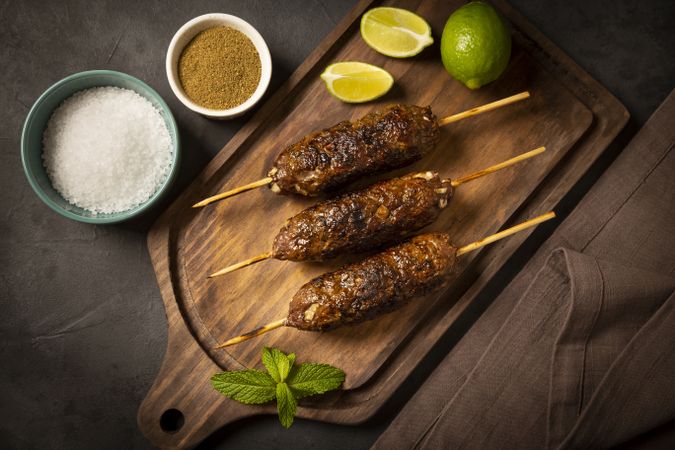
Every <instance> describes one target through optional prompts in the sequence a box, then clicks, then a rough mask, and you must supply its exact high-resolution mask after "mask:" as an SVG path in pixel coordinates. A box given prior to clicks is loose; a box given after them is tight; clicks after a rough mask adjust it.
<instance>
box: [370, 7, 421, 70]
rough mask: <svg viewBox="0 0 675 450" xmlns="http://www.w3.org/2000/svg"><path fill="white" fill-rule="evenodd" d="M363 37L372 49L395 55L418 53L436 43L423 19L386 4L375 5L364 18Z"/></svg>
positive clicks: (403, 55) (406, 55) (396, 56)
mask: <svg viewBox="0 0 675 450" xmlns="http://www.w3.org/2000/svg"><path fill="white" fill-rule="evenodd" d="M361 37H362V38H363V40H364V41H366V44H368V45H369V46H370V47H371V48H373V50H376V51H378V52H380V53H382V54H383V55H387V56H393V57H394V58H407V57H409V56H415V55H417V54H418V53H419V52H421V51H422V50H423V49H424V48H425V47H428V46H429V45H431V44H432V43H433V42H434V39H433V38H432V37H431V27H430V26H429V24H428V23H427V22H426V21H425V20H424V19H422V18H421V17H420V16H418V15H417V14H414V13H412V12H410V11H408V10H405V9H401V8H390V7H387V6H382V7H379V8H373V9H371V10H369V11H367V12H366V13H365V14H364V15H363V17H361Z"/></svg>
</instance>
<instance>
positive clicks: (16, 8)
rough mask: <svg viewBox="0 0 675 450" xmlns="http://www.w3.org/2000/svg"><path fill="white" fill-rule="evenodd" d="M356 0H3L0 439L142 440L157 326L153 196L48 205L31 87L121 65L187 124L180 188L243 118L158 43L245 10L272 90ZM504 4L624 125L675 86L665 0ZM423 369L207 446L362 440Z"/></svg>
mask: <svg viewBox="0 0 675 450" xmlns="http://www.w3.org/2000/svg"><path fill="white" fill-rule="evenodd" d="M351 4H352V2H349V1H340V0H334V1H330V2H329V1H326V2H318V1H314V2H306V1H299V0H298V1H287V2H283V6H281V5H282V3H280V2H277V1H271V0H267V1H263V0H259V1H246V0H238V1H219V2H206V1H191V2H175V1H168V2H159V1H153V2H131V1H126V2H120V1H92V2H85V1H81V0H78V1H73V0H66V1H61V2H49V3H47V2H38V1H23V2H20V1H10V2H8V1H3V2H0V42H2V47H0V62H1V63H2V73H1V74H0V77H1V79H0V104H1V105H2V106H3V107H2V108H1V109H0V124H1V125H0V146H1V147H0V149H1V150H0V171H1V173H0V202H1V204H2V213H0V267H1V269H0V311H1V313H0V339H1V341H0V342H1V343H0V361H2V363H1V364H2V369H0V447H3V448H6V447H9V448H145V447H148V443H147V442H146V441H145V439H144V438H143V436H142V435H141V434H140V433H139V431H138V430H137V428H136V411H137V408H138V405H139V404H140V401H141V400H142V398H143V396H144V395H145V393H146V392H147V390H148V389H149V387H150V384H151V383H152V380H153V378H154V376H155V374H156V372H157V370H158V368H159V364H160V362H161V360H162V354H163V352H164V346H165V340H166V324H165V319H164V312H163V307H162V302H161V298H160V295H159V290H158V288H157V286H156V282H155V278H154V274H153V271H152V268H151V266H150V262H149V258H148V254H147V251H146V248H145V231H146V230H147V228H148V227H149V225H150V223H152V220H153V218H154V217H156V215H157V211H154V212H151V213H149V214H148V215H146V216H145V217H143V218H142V219H140V220H137V221H134V222H131V223H127V224H124V225H118V226H107V227H95V226H91V225H85V224H80V223H75V222H71V221H68V220H66V219H64V218H62V217H60V216H58V215H56V214H55V213H53V212H51V210H49V209H48V208H47V207H46V206H44V205H43V204H42V203H41V202H40V201H39V200H38V198H37V197H36V196H35V195H34V194H33V192H32V190H31V189H30V187H29V186H28V183H27V182H26V180H25V177H24V175H23V172H22V170H21V162H20V157H19V135H20V129H21V125H22V122H23V120H24V118H25V116H26V114H27V112H28V108H29V107H30V105H31V104H32V102H33V101H34V100H35V99H36V98H37V97H38V96H39V94H40V93H41V92H42V91H43V90H44V89H46V88H47V87H49V86H50V85H51V84H52V83H53V82H55V81H57V80H59V79H61V78H63V77H64V76H66V75H69V74H71V73H73V72H77V71H81V70H86V69H96V68H108V69H115V70H121V71H124V72H127V73H130V74H131V75H134V76H137V77H139V78H141V79H143V80H145V81H146V82H148V83H149V84H150V85H151V86H153V87H154V88H155V89H157V90H158V91H159V93H160V94H161V95H162V96H164V98H165V99H166V100H167V102H168V103H169V106H170V107H171V108H172V110H173V111H174V114H175V116H176V119H177V121H178V123H179V126H180V129H181V132H182V144H183V148H184V165H183V166H182V169H181V176H180V180H179V182H178V183H177V186H176V188H175V189H174V195H175V194H176V193H177V192H179V191H180V190H181V189H182V188H184V187H185V186H186V184H187V183H188V182H189V180H191V179H192V178H193V177H194V176H195V175H196V174H197V172H198V171H199V169H200V168H201V167H203V165H204V164H205V163H206V162H207V161H208V160H209V159H210V158H211V157H212V156H213V155H215V154H216V153H217V152H218V150H219V149H220V148H221V147H222V145H223V144H224V143H225V142H226V141H227V140H228V139H229V138H230V137H231V136H232V135H233V134H234V133H235V132H236V130H237V129H239V127H241V125H242V124H243V123H245V121H246V120H247V118H248V117H243V118H241V119H238V120H236V121H232V122H213V121H209V120H207V119H204V118H202V117H200V116H197V115H195V114H193V113H191V112H190V111H188V110H187V109H186V108H184V107H183V106H182V105H181V104H180V103H179V102H178V100H177V99H176V98H175V97H174V96H173V94H172V93H171V91H170V89H169V86H168V83H167V81H166V77H165V75H164V52H165V50H166V47H167V46H168V42H169V40H170V39H171V36H172V35H173V33H174V32H175V30H176V29H177V28H178V27H179V26H180V25H182V24H183V23H184V22H186V21H187V20H189V19H190V18H192V17H194V16H197V15H199V14H202V13H206V12H228V13H232V14H235V15H238V16H240V17H242V18H244V19H246V20H248V21H250V22H251V23H252V24H253V25H254V26H255V27H256V28H258V30H259V31H260V32H261V34H262V35H263V36H264V37H265V39H266V40H267V43H268V45H269V46H270V51H271V52H272V57H273V63H274V76H273V82H272V85H271V88H270V92H271V91H273V90H274V89H275V88H276V87H278V86H279V85H280V83H281V82H283V80H285V79H286V78H287V77H288V75H289V74H290V73H291V72H292V70H293V69H294V68H295V67H297V65H299V64H300V63H301V62H302V61H303V60H304V58H305V57H306V56H307V55H308V54H309V52H310V51H311V50H312V49H313V48H314V47H315V46H316V45H317V44H318V43H319V42H320V40H321V39H322V38H323V37H324V36H325V35H326V34H327V33H328V32H329V31H330V30H331V29H332V27H333V26H334V24H335V23H336V22H337V21H339V20H340V19H341V17H342V16H343V15H344V14H345V13H346V12H347V10H348V9H349V8H350V6H351ZM513 4H514V5H515V6H516V8H517V9H519V10H520V11H521V12H522V13H523V14H524V15H525V16H526V17H527V18H528V19H530V20H531V21H532V22H533V23H534V24H535V25H536V26H538V27H539V28H540V30H541V31H543V32H544V34H546V35H547V36H548V37H549V38H551V39H552V40H553V41H554V42H555V43H556V44H558V45H559V46H560V47H562V48H563V50H565V51H567V52H568V53H569V54H570V55H571V56H572V58H573V59H575V60H576V61H577V62H578V63H579V64H580V65H581V66H582V67H583V68H585V69H586V70H588V71H589V72H590V73H591V75H593V76H594V77H596V78H597V79H598V80H599V81H600V82H601V83H603V84H605V85H606V86H607V87H608V88H609V89H610V91H612V92H613V93H614V94H615V95H617V97H618V98H619V99H620V100H621V101H623V102H624V103H625V104H626V106H627V107H628V109H629V111H630V112H631V114H632V119H631V123H630V125H629V127H628V129H627V133H628V134H630V133H631V132H634V131H635V130H636V129H637V127H638V126H639V125H640V124H642V123H643V122H644V121H645V120H646V118H647V117H648V116H649V114H650V113H651V112H652V111H653V110H654V109H655V108H656V106H657V105H658V104H659V103H660V102H661V100H663V99H664V98H665V96H666V95H667V94H668V92H670V90H671V89H672V88H673V86H674V85H675V56H673V49H674V48H675V33H673V32H672V26H673V23H675V4H674V3H673V2H672V1H671V0H663V1H648V2H645V1H626V0H622V1H604V0H603V1H594V2H588V1H581V0H571V1H568V2H553V1H549V2H541V1H536V0H514V1H513ZM625 137H626V136H624V139H625ZM615 155H616V149H615V150H613V151H610V152H609V153H608V155H607V156H606V157H605V158H603V161H601V162H600V163H599V164H597V165H596V167H595V168H594V171H593V172H592V173H591V175H590V176H589V177H587V178H586V180H585V181H584V183H581V185H580V187H579V188H578V189H577V190H576V191H575V192H574V193H573V194H572V195H570V196H569V197H568V198H567V201H568V205H567V206H566V208H563V211H564V210H569V209H570V208H571V207H572V206H573V204H574V203H575V199H578V198H579V196H580V195H581V193H582V192H583V190H585V189H586V188H587V187H588V186H589V185H590V184H591V183H592V182H593V181H594V180H595V178H597V174H598V173H599V172H600V171H601V170H602V169H603V168H604V167H605V166H606V165H607V163H608V162H609V161H610V160H611V158H612V157H613V156H615ZM168 200H170V199H168ZM168 200H167V201H168ZM165 204H166V203H165ZM526 257H527V255H525V256H524V258H526ZM498 288H499V287H498V286H497V287H495V289H496V290H498ZM486 296H487V297H489V296H490V295H489V293H488V294H486ZM441 351H442V349H441ZM432 363H433V361H432ZM432 365H433V364H432ZM427 374H428V368H421V369H420V370H418V371H416V372H415V373H414V376H413V377H412V379H411V380H410V383H408V384H407V385H406V386H405V387H404V389H402V392H401V395H400V397H399V398H398V399H394V400H392V401H391V402H390V403H389V404H387V405H386V406H385V408H384V411H382V413H381V414H379V415H378V416H377V417H376V418H375V419H374V420H372V421H371V422H369V423H367V424H364V425H362V426H358V427H341V426H334V425H327V424H321V423H313V422H308V421H304V420H299V421H297V422H296V423H295V424H294V425H293V428H292V429H290V430H285V429H283V428H282V427H281V426H279V424H278V421H277V419H276V418H274V417H257V418H253V419H247V420H244V421H240V422H238V423H236V424H234V425H233V426H230V427H227V428H226V429H224V430H222V432H220V433H218V434H217V435H215V436H213V437H212V438H211V439H209V440H208V441H207V442H206V443H205V447H219V448H225V447H232V448H277V447H290V446H293V447H302V448H305V447H306V448H336V449H337V448H345V447H352V448H365V447H367V446H369V445H370V444H371V443H372V442H374V440H375V439H376V438H377V436H378V435H379V433H380V432H381V431H382V430H383V429H384V427H385V426H386V425H387V423H388V422H389V421H390V420H391V419H392V418H393V416H394V415H395V413H396V411H397V410H398V408H400V406H401V403H402V401H403V399H404V398H405V397H406V396H409V395H410V394H411V393H412V392H414V390H415V386H417V385H418V384H419V383H420V382H422V381H423V380H424V378H425V377H426V375H427Z"/></svg>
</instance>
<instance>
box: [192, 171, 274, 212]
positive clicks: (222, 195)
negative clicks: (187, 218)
mask: <svg viewBox="0 0 675 450" xmlns="http://www.w3.org/2000/svg"><path fill="white" fill-rule="evenodd" d="M272 181H273V180H272V178H271V177H265V178H262V179H260V180H258V181H254V182H253V183H249V184H245V185H243V186H239V187H237V188H234V189H230V190H229V191H225V192H221V193H220V194H216V195H214V196H213V197H209V198H205V199H204V200H202V201H201V202H198V203H195V204H194V205H192V207H193V208H201V207H202V206H206V205H208V204H209V203H213V202H217V201H218V200H222V199H224V198H227V197H232V196H233V195H237V194H241V193H242V192H246V191H250V190H251V189H256V188H259V187H262V186H265V185H268V184H270V183H271V182H272Z"/></svg>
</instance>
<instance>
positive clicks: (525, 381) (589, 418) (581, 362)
mask: <svg viewBox="0 0 675 450" xmlns="http://www.w3.org/2000/svg"><path fill="white" fill-rule="evenodd" d="M674 292H675V278H670V277H664V276H662V275H659V274H654V273H650V272H645V271H642V270H636V269H630V268H627V267H623V266H620V265H612V264H610V263H606V262H603V261H597V260H595V259H593V258H590V257H587V256H584V255H582V254H579V253H576V252H573V251H569V250H562V249H560V250H556V251H555V252H553V254H552V255H551V257H550V258H549V259H548V261H547V262H546V265H545V267H544V268H543V269H542V270H541V271H540V272H539V274H538V275H537V277H536V278H535V280H534V282H533V283H532V284H531V285H530V287H529V289H528V290H527V291H526V292H525V293H524V295H523V297H522V298H521V300H520V301H519V303H518V305H517V306H516V308H515V309H514V310H513V312H512V313H511V315H510V316H509V318H508V319H507V320H506V322H505V323H504V325H503V326H502V328H501V329H500V330H499V332H498V333H497V334H496V336H495V337H494V338H493V340H492V342H491V343H490V345H489V346H488V348H487V350H486V351H485V353H484V354H483V355H482V357H481V359H480V361H479V362H478V364H477V365H476V366H475V367H474V369H473V370H472V371H471V372H470V373H469V374H468V377H467V379H466V381H465V382H464V384H463V385H462V386H461V387H460V388H459V390H458V391H457V392H456V394H455V395H454V396H453V397H452V399H451V400H450V401H449V402H448V403H447V404H446V405H445V407H444V408H443V410H442V411H441V413H440V414H439V415H438V417H437V418H436V420H435V421H434V422H433V423H432V425H431V426H430V428H429V429H428V431H427V432H426V433H424V434H423V435H422V437H421V440H420V441H419V442H417V443H416V446H415V447H417V448H423V449H426V448H429V449H437V448H453V449H454V448H481V449H490V448H544V447H547V448H557V447H559V446H560V445H561V444H562V447H563V448H567V447H569V448H606V447H609V446H612V445H617V444H619V443H621V442H624V441H626V440H627V439H629V438H631V437H633V436H636V435H638V434H640V433H643V432H645V431H647V430H649V429H651V428H653V427H654V426H657V425H660V424H662V423H665V422H667V421H668V420H670V419H672V418H675V390H673V389H672V385H673V382H675V378H674V377H675V375H674V374H675V345H673V343H674V342H675V310H674V308H673V304H674V303H673V302H675V295H673V293H674Z"/></svg>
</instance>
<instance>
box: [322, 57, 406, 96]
mask: <svg viewBox="0 0 675 450" xmlns="http://www.w3.org/2000/svg"><path fill="white" fill-rule="evenodd" d="M321 79H322V80H323V81H324V82H325V83H326V89H328V92H330V93H331V94H332V95H333V96H335V97H337V98H338V99H340V100H342V101H343V102H347V103H363V102H367V101H369V100H373V99H376V98H378V97H381V96H383V95H384V94H386V93H387V92H388V91H389V89H391V87H392V85H393V84H394V78H393V77H392V76H391V75H390V74H389V72H387V71H386V70H384V69H382V68H380V67H377V66H373V65H371V64H366V63H362V62H355V61H345V62H339V63H335V64H331V65H330V66H328V67H326V70H324V71H323V73H322V74H321Z"/></svg>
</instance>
